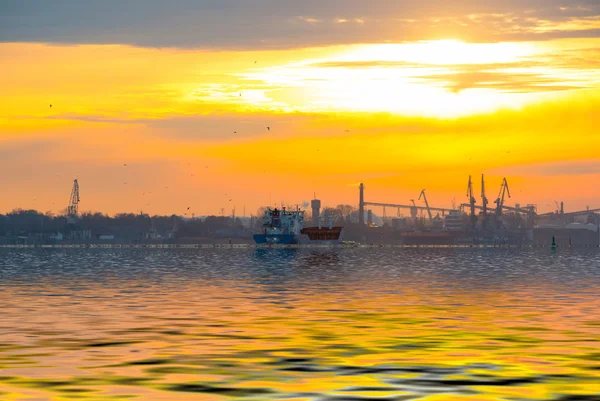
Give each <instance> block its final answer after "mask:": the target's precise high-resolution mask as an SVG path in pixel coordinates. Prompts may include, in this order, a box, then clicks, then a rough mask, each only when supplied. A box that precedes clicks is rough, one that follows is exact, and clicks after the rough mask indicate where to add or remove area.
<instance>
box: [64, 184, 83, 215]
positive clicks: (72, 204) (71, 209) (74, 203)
mask: <svg viewBox="0 0 600 401" xmlns="http://www.w3.org/2000/svg"><path fill="white" fill-rule="evenodd" d="M79 201H80V199H79V183H78V182H77V179H75V180H74V181H73V189H72V190H71V197H70V198H69V206H67V224H75V223H77V215H78V214H79Z"/></svg>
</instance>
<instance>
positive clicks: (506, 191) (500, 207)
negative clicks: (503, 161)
mask: <svg viewBox="0 0 600 401" xmlns="http://www.w3.org/2000/svg"><path fill="white" fill-rule="evenodd" d="M506 194H508V197H509V198H510V189H509V188H508V181H507V180H506V177H505V178H504V180H502V185H501V186H500V192H499V193H498V199H496V200H495V201H494V203H495V204H496V217H497V218H498V220H499V219H500V218H501V217H502V210H503V208H504V198H505V196H506Z"/></svg>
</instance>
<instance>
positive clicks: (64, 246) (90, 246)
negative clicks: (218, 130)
mask: <svg viewBox="0 0 600 401" xmlns="http://www.w3.org/2000/svg"><path fill="white" fill-rule="evenodd" d="M599 247H600V246H598V245H595V246H592V245H589V246H586V245H582V246H572V247H569V246H567V247H556V248H564V249H573V248H576V249H579V248H582V249H594V248H599ZM0 248H6V249H33V248H44V249H217V248H219V249H221V248H235V249H354V248H367V249H371V248H398V249H422V248H425V249H490V248H511V249H532V248H552V245H547V246H545V245H544V246H539V245H402V244H329V245H310V244H297V245H262V244H261V245H257V244H60V245H0Z"/></svg>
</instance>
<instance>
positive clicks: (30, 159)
mask: <svg viewBox="0 0 600 401" xmlns="http://www.w3.org/2000/svg"><path fill="white" fill-rule="evenodd" d="M50 105H52V106H51V107H50ZM267 127H270V130H269V129H267ZM599 130H600V1H598V0H560V1H559V0H529V1H522V0H504V1H497V0H463V1H450V0H370V1H364V0H319V1H317V0H303V1H296V0H195V1H192V0H181V1H172V2H165V1H159V0H119V1H113V0H104V1H102V2H100V1H93V2H92V1H78V0H56V1H43V0H39V1H33V0H8V1H6V0H5V1H1V2H0V169H1V171H2V180H1V183H2V196H0V213H5V212H8V211H10V210H12V209H14V208H17V207H21V208H27V209H29V208H32V209H38V210H40V211H44V212H45V211H47V210H49V211H52V212H54V213H58V212H60V211H61V210H62V209H64V208H65V207H66V206H67V204H68V200H69V194H70V191H71V186H72V182H73V179H75V178H78V180H79V183H80V187H81V205H80V210H83V211H87V210H91V211H102V212H105V213H109V214H113V213H117V212H139V211H140V210H143V211H144V212H147V213H150V214H172V213H176V214H183V213H184V212H185V211H186V209H187V207H191V210H192V211H193V212H194V213H195V214H196V215H206V214H220V213H221V212H220V210H221V208H225V209H226V213H227V214H229V213H231V209H232V208H234V207H235V208H236V214H237V215H241V214H242V213H243V209H244V207H245V208H246V214H247V215H249V214H250V213H255V212H256V210H257V208H258V207H259V206H263V205H267V204H268V203H269V202H272V203H274V202H277V203H280V202H282V201H283V202H284V203H286V204H288V205H291V204H300V203H302V202H303V201H306V200H310V199H311V198H312V197H313V193H315V192H316V194H317V197H318V198H320V199H322V201H323V203H324V204H325V205H331V206H334V205H337V204H339V203H349V204H353V205H356V204H357V202H358V190H357V185H358V183H360V182H364V183H365V185H366V188H367V189H366V199H367V200H368V201H374V202H375V201H376V202H386V203H403V204H406V203H409V200H410V199H415V200H416V199H417V198H418V195H419V192H420V191H421V189H423V188H426V189H427V192H428V198H429V202H430V204H432V205H435V206H439V207H449V206H451V204H452V202H453V200H454V201H455V202H456V204H460V203H464V202H467V201H468V199H467V198H466V196H465V194H466V185H467V181H468V176H469V175H473V176H474V179H475V181H476V186H475V189H476V192H477V193H479V191H480V184H479V180H480V176H481V174H482V173H484V174H486V177H487V181H486V184H487V194H488V198H489V199H490V202H491V201H493V200H494V199H496V197H497V195H498V191H499V189H500V183H501V180H502V178H503V177H507V179H508V182H509V186H510V189H511V192H512V195H513V197H512V199H510V200H509V201H508V203H509V204H514V203H521V204H528V203H533V204H537V205H538V208H539V210H540V211H541V212H544V211H553V210H555V208H556V206H555V201H558V202H560V201H564V202H565V208H566V210H567V211H573V210H580V209H584V208H585V207H586V206H590V207H600V185H599V183H600V135H599ZM125 164H126V166H125ZM230 200H231V201H230ZM375 212H376V213H378V212H377V211H375ZM389 213H390V212H389V211H388V214H389Z"/></svg>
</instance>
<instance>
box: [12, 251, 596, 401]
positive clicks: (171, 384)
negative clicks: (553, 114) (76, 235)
mask: <svg viewBox="0 0 600 401" xmlns="http://www.w3.org/2000/svg"><path fill="white" fill-rule="evenodd" d="M599 393H600V251H598V250H595V249H590V250H585V249H583V250H566V249H565V250H558V251H556V252H555V253H553V252H552V251H551V250H548V249H338V250H329V249H319V250H310V249H193V250H175V249H172V250H171V249H168V250H161V249H122V250H115V249H64V250H63V249H0V400H29V401H34V400H36V401H42V400H52V401H54V400H61V401H62V400H103V401H104V400H143V401H146V400H148V401H153V400H164V401H167V400H169V401H170V400H215V401H216V400H228V399H240V400H245V399H248V400H289V401H291V400H297V401H299V400H330V401H333V400H340V401H341V400H351V401H358V400H428V401H434V400H561V401H593V400H600V396H599V395H598V394H599Z"/></svg>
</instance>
